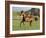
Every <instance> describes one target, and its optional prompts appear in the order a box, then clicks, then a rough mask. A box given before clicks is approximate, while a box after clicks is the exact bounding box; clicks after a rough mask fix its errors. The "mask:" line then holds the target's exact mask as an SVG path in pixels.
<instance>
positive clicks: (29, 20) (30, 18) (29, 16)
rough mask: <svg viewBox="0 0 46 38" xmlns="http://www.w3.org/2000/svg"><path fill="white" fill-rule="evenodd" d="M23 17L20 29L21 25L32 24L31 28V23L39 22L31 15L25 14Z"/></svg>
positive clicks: (22, 14)
mask: <svg viewBox="0 0 46 38" xmlns="http://www.w3.org/2000/svg"><path fill="white" fill-rule="evenodd" d="M20 16H21V17H22V20H21V22H20V27H21V24H22V23H23V24H24V22H29V23H30V26H31V23H32V21H33V20H35V21H37V18H35V17H34V16H33V15H31V14H26V13H25V12H23V13H21V15H20Z"/></svg>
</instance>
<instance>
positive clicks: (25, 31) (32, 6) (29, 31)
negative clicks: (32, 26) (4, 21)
mask: <svg viewBox="0 0 46 38" xmlns="http://www.w3.org/2000/svg"><path fill="white" fill-rule="evenodd" d="M12 7H31V8H34V7H35V8H39V9H40V30H24V31H12ZM42 14H43V12H42V6H35V5H17V4H10V34H22V33H37V32H42Z"/></svg>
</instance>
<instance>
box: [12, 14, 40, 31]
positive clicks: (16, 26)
mask: <svg viewBox="0 0 46 38" xmlns="http://www.w3.org/2000/svg"><path fill="white" fill-rule="evenodd" d="M12 16H13V20H12V28H13V29H12V30H13V31H16V30H39V29H40V20H39V19H38V21H33V22H32V24H31V26H30V25H29V22H25V25H23V24H22V25H21V27H20V22H21V20H15V19H16V17H17V13H13V15H12Z"/></svg>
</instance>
